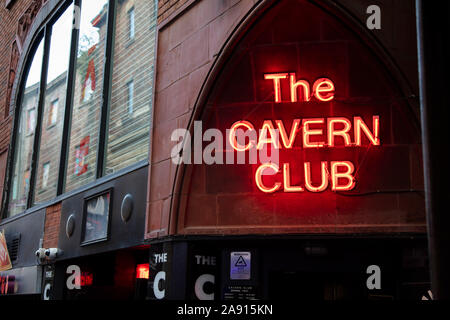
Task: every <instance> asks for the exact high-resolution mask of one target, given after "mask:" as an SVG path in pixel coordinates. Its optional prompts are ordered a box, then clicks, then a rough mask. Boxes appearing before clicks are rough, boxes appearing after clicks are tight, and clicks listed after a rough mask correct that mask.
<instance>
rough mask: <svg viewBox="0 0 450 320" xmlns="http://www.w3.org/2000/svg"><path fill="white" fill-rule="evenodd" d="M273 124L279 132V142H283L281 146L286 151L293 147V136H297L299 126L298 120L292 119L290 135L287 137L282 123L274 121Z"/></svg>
mask: <svg viewBox="0 0 450 320" xmlns="http://www.w3.org/2000/svg"><path fill="white" fill-rule="evenodd" d="M275 123H276V124H277V126H278V130H279V131H280V136H281V141H283V145H284V147H285V148H286V149H291V148H292V146H293V145H294V140H295V136H296V135H297V131H298V127H299V125H300V119H294V122H293V123H292V128H291V135H290V136H289V138H288V136H287V133H286V129H285V127H284V124H283V121H281V120H275Z"/></svg>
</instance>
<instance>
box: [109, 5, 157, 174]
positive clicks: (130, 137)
mask: <svg viewBox="0 0 450 320" xmlns="http://www.w3.org/2000/svg"><path fill="white" fill-rule="evenodd" d="M131 8H133V10H132V12H133V16H134V18H133V20H134V24H133V29H134V39H133V41H132V42H130V39H129V34H128V32H129V30H128V29H127V28H121V27H120V26H124V25H127V23H128V19H129V17H130V12H131V11H130V9H131ZM156 10H157V8H156V7H155V1H148V0H135V1H119V4H118V7H117V17H116V38H115V47H114V63H113V66H114V71H113V76H112V91H111V103H110V114H109V131H108V144H107V158H106V172H105V173H106V174H110V173H113V172H116V171H117V170H120V169H122V168H125V167H127V166H129V165H131V164H133V163H136V162H138V161H141V160H145V159H147V156H148V150H149V134H150V133H149V130H150V114H151V112H150V111H151V107H152V106H151V103H152V92H153V61H154V59H153V57H154V52H155V50H154V49H155V25H156V24H155V21H156Z"/></svg>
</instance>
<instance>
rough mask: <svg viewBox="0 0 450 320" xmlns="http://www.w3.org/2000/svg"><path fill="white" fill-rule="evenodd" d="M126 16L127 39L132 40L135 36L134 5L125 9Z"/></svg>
mask: <svg viewBox="0 0 450 320" xmlns="http://www.w3.org/2000/svg"><path fill="white" fill-rule="evenodd" d="M127 16H128V41H133V40H134V39H135V37H136V12H135V10H134V6H132V7H131V8H130V9H128V11H127Z"/></svg>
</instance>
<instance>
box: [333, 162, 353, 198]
mask: <svg viewBox="0 0 450 320" xmlns="http://www.w3.org/2000/svg"><path fill="white" fill-rule="evenodd" d="M339 167H345V168H347V171H346V172H338V171H339ZM353 172H355V166H354V165H353V163H351V162H350V161H331V183H332V188H331V189H332V190H333V191H349V190H352V189H353V188H354V187H355V183H356V182H355V178H354V177H353ZM339 179H347V184H344V185H340V184H339V183H338V181H339Z"/></svg>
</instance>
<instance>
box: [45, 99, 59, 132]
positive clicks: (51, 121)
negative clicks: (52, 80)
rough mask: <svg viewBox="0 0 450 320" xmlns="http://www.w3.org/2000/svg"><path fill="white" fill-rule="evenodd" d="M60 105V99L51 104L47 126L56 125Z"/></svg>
mask: <svg viewBox="0 0 450 320" xmlns="http://www.w3.org/2000/svg"><path fill="white" fill-rule="evenodd" d="M58 105H59V99H56V100H54V101H52V103H50V107H49V110H48V123H47V126H48V127H51V126H53V125H55V124H56V121H57V120H58Z"/></svg>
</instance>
